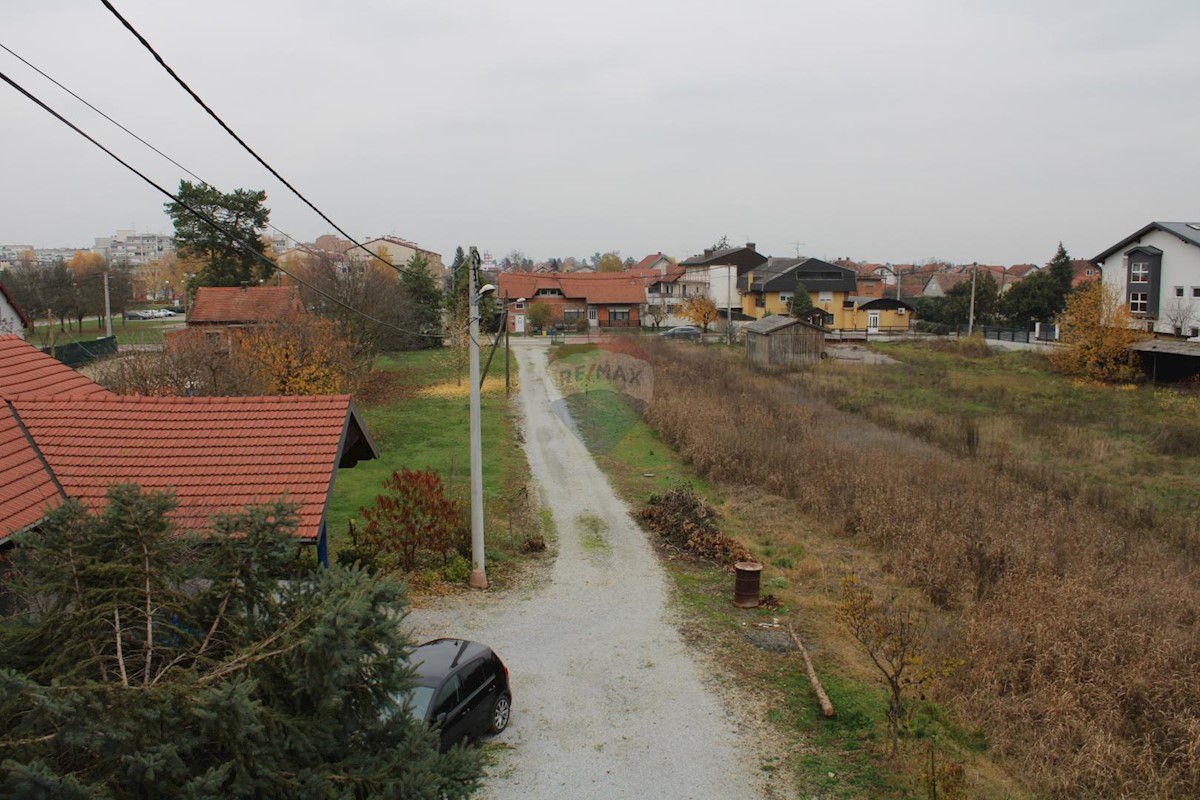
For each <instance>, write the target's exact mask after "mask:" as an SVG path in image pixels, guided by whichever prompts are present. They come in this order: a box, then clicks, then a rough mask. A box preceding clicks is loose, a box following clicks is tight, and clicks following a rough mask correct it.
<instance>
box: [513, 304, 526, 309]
mask: <svg viewBox="0 0 1200 800" xmlns="http://www.w3.org/2000/svg"><path fill="white" fill-rule="evenodd" d="M513 308H515V309H516V310H517V311H524V310H525V304H524V303H514V304H513Z"/></svg>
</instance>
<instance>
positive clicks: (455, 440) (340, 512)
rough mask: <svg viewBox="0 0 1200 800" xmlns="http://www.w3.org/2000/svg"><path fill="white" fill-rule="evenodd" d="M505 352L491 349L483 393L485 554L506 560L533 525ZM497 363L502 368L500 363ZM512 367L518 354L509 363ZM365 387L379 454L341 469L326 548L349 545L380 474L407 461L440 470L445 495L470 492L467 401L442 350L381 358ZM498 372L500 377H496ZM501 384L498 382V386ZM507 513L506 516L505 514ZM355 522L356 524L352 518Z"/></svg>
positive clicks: (365, 409) (364, 402) (364, 404)
mask: <svg viewBox="0 0 1200 800" xmlns="http://www.w3.org/2000/svg"><path fill="white" fill-rule="evenodd" d="M503 358H504V353H503V351H500V352H498V353H497V354H496V363H495V364H493V365H492V372H491V375H492V378H490V379H489V381H488V384H487V386H486V389H485V392H484V395H483V404H482V412H483V416H482V427H483V483H484V511H485V531H486V534H487V535H486V542H487V555H488V559H489V562H504V561H506V560H508V559H510V558H512V557H513V554H514V553H516V552H518V551H519V550H520V545H521V543H522V542H523V541H524V539H525V537H526V536H528V535H531V534H533V533H537V532H539V531H538V530H537V523H536V518H535V519H534V520H533V521H532V522H531V519H530V517H529V515H528V514H527V504H526V502H525V500H524V496H523V495H522V492H521V490H522V489H524V488H525V487H526V486H527V485H528V483H529V467H528V465H527V463H526V461H525V453H524V451H523V450H522V449H521V445H520V443H519V442H518V441H517V426H516V424H515V422H516V420H515V418H514V412H513V411H512V410H511V408H510V405H509V404H508V402H507V401H506V398H505V396H504V383H503V375H504V371H503V365H504V362H503ZM497 366H499V369H497ZM513 368H514V372H515V369H516V363H515V359H514V362H513ZM375 373H376V374H375V375H374V377H373V378H372V380H371V381H370V382H369V384H368V385H367V386H366V387H364V392H363V394H362V399H361V400H360V401H359V403H360V410H361V411H362V413H363V417H364V419H365V421H366V425H367V429H368V430H369V431H370V434H371V436H372V437H373V438H374V440H375V444H376V446H377V447H378V448H379V450H380V453H381V458H380V459H378V460H376V461H364V462H361V463H359V464H358V465H357V466H355V467H353V468H352V469H342V470H339V471H338V474H337V480H336V483H335V484H334V490H333V494H332V497H331V498H330V502H329V513H328V517H327V518H328V525H329V536H330V547H331V549H332V550H333V551H334V553H335V554H336V551H337V548H338V547H339V546H341V545H343V544H345V543H348V525H349V522H350V520H358V519H359V513H358V512H359V509H360V508H362V507H363V506H367V505H369V504H371V503H372V502H373V501H374V499H375V497H376V495H377V494H378V493H379V488H380V484H381V483H382V481H383V479H384V478H386V477H387V476H388V475H390V474H391V472H392V471H393V470H399V469H401V468H404V467H408V468H409V469H424V468H425V467H431V468H433V469H435V470H437V471H438V472H440V473H441V475H442V479H443V480H444V481H445V482H446V484H447V485H448V487H449V490H450V494H451V495H452V496H454V497H458V498H460V499H462V500H463V501H464V502H466V501H467V499H468V497H469V488H470V450H469V444H470V427H469V425H470V401H469V395H468V388H469V385H468V383H467V378H466V376H465V375H464V376H463V378H462V381H461V383H460V382H458V381H457V380H456V378H455V375H454V371H453V368H452V367H451V366H450V365H449V364H448V363H447V359H446V353H445V352H444V351H422V352H416V353H398V354H392V355H386V356H383V357H381V358H379V359H378V360H377V361H376V364H375ZM496 375H499V376H500V378H499V381H498V382H497V381H496V378H495V376H496ZM497 383H498V385H497ZM510 512H511V514H510ZM510 517H511V531H510ZM356 524H357V523H356Z"/></svg>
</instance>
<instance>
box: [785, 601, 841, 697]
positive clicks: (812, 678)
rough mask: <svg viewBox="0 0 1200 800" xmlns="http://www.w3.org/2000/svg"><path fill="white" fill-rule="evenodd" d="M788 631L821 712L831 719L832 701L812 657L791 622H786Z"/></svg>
mask: <svg viewBox="0 0 1200 800" xmlns="http://www.w3.org/2000/svg"><path fill="white" fill-rule="evenodd" d="M788 633H790V634H791V635H792V641H793V642H795V643H796V647H797V648H799V650H800V655H801V656H803V657H804V668H805V669H806V670H808V680H809V682H810V683H812V687H813V691H814V692H816V693H817V701H818V702H820V704H821V714H823V715H824V716H825V718H826V719H831V718H832V717H833V716H834V715H835V712H834V710H833V703H831V702H830V701H829V695H827V694H825V689H823V688H822V687H821V680H820V679H819V678H818V677H817V671H816V670H815V669H813V664H812V659H811V658H809V657H808V651H807V650H805V649H804V642H801V641H800V637H799V636H797V635H796V629H795V628H793V627H792V624H791V623H790V622H789V623H788Z"/></svg>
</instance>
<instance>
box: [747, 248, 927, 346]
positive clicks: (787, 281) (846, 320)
mask: <svg viewBox="0 0 1200 800" xmlns="http://www.w3.org/2000/svg"><path fill="white" fill-rule="evenodd" d="M869 282H870V283H871V284H873V287H874V285H877V283H878V281H877V279H875V278H874V277H872V278H870V279H869ZM801 285H803V286H804V289H805V290H806V291H807V292H808V295H809V297H810V298H811V299H812V304H813V309H814V314H813V316H812V317H810V318H809V319H810V320H812V321H815V322H818V323H819V324H822V325H823V326H824V327H826V328H830V329H832V330H838V331H861V332H867V333H877V332H880V331H903V330H908V326H909V320H911V318H912V306H910V305H909V304H908V303H906V302H904V301H903V300H897V299H895V298H892V297H881V296H879V295H878V294H877V293H874V292H873V293H872V294H870V295H864V294H861V293H860V292H859V289H858V275H857V274H856V271H855V270H854V269H851V268H849V267H841V266H838V265H836V264H830V263H828V262H826V261H822V260H820V259H818V258H771V259H768V261H767V263H766V264H764V265H762V266H761V267H758V268H757V269H754V270H752V271H750V272H747V273H746V275H744V276H743V277H742V279H741V283H740V284H739V288H740V289H741V290H742V310H743V313H745V314H748V315H750V316H752V317H754V318H755V319H762V318H764V317H767V316H770V315H772V314H781V315H785V316H786V315H787V313H788V307H789V305H790V303H791V301H792V297H794V296H795V293H796V291H797V288H798V287H799V286H801ZM818 315H819V316H818Z"/></svg>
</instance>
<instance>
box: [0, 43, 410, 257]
mask: <svg viewBox="0 0 1200 800" xmlns="http://www.w3.org/2000/svg"><path fill="white" fill-rule="evenodd" d="M0 49H3V50H5V51H6V52H7V53H8V54H9V55H11V56H12V57H13V58H15V59H17V60H18V61H20V62H21V63H22V64H24V65H25V66H27V67H29V68H30V69H32V70H33V71H34V72H36V73H38V74H39V75H41V76H42V77H43V78H45V79H46V80H48V81H50V82H51V83H53V84H54V85H55V86H57V87H58V88H60V89H62V90H63V91H64V92H66V93H67V94H69V95H71V97H74V98H75V99H76V100H78V101H79V102H81V103H83V104H84V105H85V106H87V107H88V108H90V109H91V110H92V111H95V112H96V113H97V114H99V115H100V116H102V117H104V118H105V119H106V120H108V121H109V122H111V123H112V124H113V125H116V126H117V127H118V128H120V129H121V130H122V131H124V132H125V133H127V134H129V135H130V136H132V137H133V138H134V139H136V140H138V141H139V142H141V143H142V144H144V145H145V146H146V147H148V148H150V149H151V150H153V151H154V152H155V153H157V154H158V155H160V156H162V157H163V158H164V159H166V160H167V161H169V162H170V163H171V164H173V165H174V166H176V167H178V168H179V169H180V170H182V171H183V172H186V173H187V174H188V175H191V176H192V177H193V178H195V179H196V180H197V181H199V182H200V183H202V184H204V185H205V186H210V187H212V188H214V189H216V188H217V187H216V186H215V185H214V184H213V183H211V182H210V181H206V180H204V178H201V177H200V176H199V175H197V174H196V173H195V172H192V171H191V170H190V169H188V168H187V167H185V166H184V165H183V164H180V163H179V162H178V161H176V160H175V159H173V158H171V156H169V155H167V154H166V153H164V152H163V151H162V150H160V149H158V148H157V147H155V146H154V145H153V144H151V143H150V142H148V141H146V140H145V139H143V138H142V137H141V136H138V135H137V134H136V133H134V132H133V131H131V130H130V129H129V128H127V127H125V126H124V125H122V124H121V123H120V122H118V121H117V120H115V119H113V118H112V117H111V116H109V115H108V114H106V113H104V112H103V111H102V110H100V109H99V108H97V107H96V106H95V105H93V104H92V103H90V102H88V101H87V100H86V99H84V98H83V97H80V96H79V95H78V94H76V93H75V92H73V91H71V89H69V88H68V87H66V86H64V85H63V84H62V83H61V82H60V81H58V80H56V79H55V78H54V77H52V76H51V75H49V74H47V73H46V71H45V70H42V69H41V68H39V67H38V66H37V65H35V64H33V63H32V62H30V61H29V60H28V59H26V58H24V57H23V56H21V55H20V54H19V53H17V52H15V51H14V50H13V49H12V48H10V47H8V46H7V45H5V44H4V43H3V42H0ZM217 191H220V189H217ZM267 227H268V228H270V229H271V230H273V231H275V232H276V233H278V234H280V235H281V236H284V237H285V238H287V239H290V240H291V241H293V242H296V249H298V250H301V251H303V252H304V253H307V254H308V255H310V256H315V257H318V258H319V257H322V256H324V255H325V254H324V253H322V252H321V251H319V250H314V249H312V248H310V247H307V246H305V245H304V244H303V243H301V242H300V241H299V240H298V239H297V238H296V237H295V236H292V235H291V234H290V233H288V232H287V231H285V230H283V229H282V228H278V227H276V226H275V225H272V224H271V223H270V222H268V223H267ZM384 263H387V264H388V265H389V266H391V267H392V268H393V269H396V265H395V264H391V263H390V262H387V261H386V260H384Z"/></svg>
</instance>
